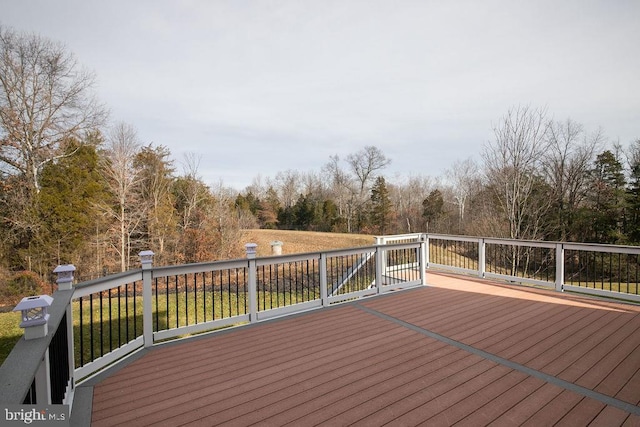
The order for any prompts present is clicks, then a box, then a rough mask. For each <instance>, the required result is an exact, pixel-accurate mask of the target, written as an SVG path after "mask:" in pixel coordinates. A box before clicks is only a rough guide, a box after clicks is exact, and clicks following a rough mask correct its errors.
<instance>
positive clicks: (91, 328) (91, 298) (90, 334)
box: [89, 294, 94, 361]
mask: <svg viewBox="0 0 640 427" xmlns="http://www.w3.org/2000/svg"><path fill="white" fill-rule="evenodd" d="M89 313H90V317H89V344H90V345H91V351H90V355H91V360H90V361H93V360H94V357H93V294H90V295H89Z"/></svg>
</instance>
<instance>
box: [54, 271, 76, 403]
mask: <svg viewBox="0 0 640 427" xmlns="http://www.w3.org/2000/svg"><path fill="white" fill-rule="evenodd" d="M74 271H76V267H75V266H74V265H73V264H67V265H59V266H57V267H56V268H55V270H53V272H54V273H56V274H57V275H58V279H57V280H56V283H57V284H58V290H59V291H70V290H71V289H73V280H74V279H73V272H74ZM58 327H59V328H62V327H66V328H67V351H68V358H69V377H70V378H69V383H68V384H67V391H66V393H65V396H66V397H65V401H64V402H63V403H64V404H67V405H71V403H72V402H73V393H72V391H73V390H74V389H75V386H76V384H75V379H74V377H73V371H75V369H76V364H75V349H74V339H73V309H72V305H71V303H69V305H68V306H67V324H66V325H60V326H58Z"/></svg>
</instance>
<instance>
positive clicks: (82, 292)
mask: <svg viewBox="0 0 640 427" xmlns="http://www.w3.org/2000/svg"><path fill="white" fill-rule="evenodd" d="M138 280H142V269H136V270H129V271H125V272H123V273H116V274H112V275H110V276H105V277H99V278H97V279H93V280H88V281H86V282H82V283H79V284H77V285H75V286H74V287H73V298H79V297H83V296H87V295H89V294H93V293H96V292H102V291H107V290H109V289H113V288H117V287H118V286H122V285H126V284H129V283H133V282H136V281H138Z"/></svg>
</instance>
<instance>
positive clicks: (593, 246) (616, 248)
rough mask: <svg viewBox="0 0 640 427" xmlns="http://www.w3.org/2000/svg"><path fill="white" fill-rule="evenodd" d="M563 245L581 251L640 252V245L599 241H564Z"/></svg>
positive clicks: (565, 247)
mask: <svg viewBox="0 0 640 427" xmlns="http://www.w3.org/2000/svg"><path fill="white" fill-rule="evenodd" d="M562 246H563V248H564V249H574V250H580V251H592V252H611V253H618V252H622V253H626V254H640V246H625V245H604V244H599V243H563V244H562Z"/></svg>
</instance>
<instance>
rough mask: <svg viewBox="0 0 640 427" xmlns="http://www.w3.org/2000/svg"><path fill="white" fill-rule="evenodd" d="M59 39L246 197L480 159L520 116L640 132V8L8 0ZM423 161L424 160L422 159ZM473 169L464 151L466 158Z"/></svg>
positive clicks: (21, 17)
mask: <svg viewBox="0 0 640 427" xmlns="http://www.w3.org/2000/svg"><path fill="white" fill-rule="evenodd" d="M0 7H1V8H2V10H3V17H2V23H3V24H4V25H9V26H13V27H15V28H17V29H25V30H30V31H37V32H39V33H41V34H42V35H44V36H47V37H50V38H53V39H59V40H62V41H63V42H65V43H66V44H67V46H68V47H69V48H70V49H71V50H72V51H74V52H75V53H76V54H77V56H78V59H79V60H80V61H81V62H83V63H85V64H86V65H87V66H89V67H90V68H94V69H95V71H96V73H97V77H98V81H99V92H100V97H101V98H102V99H103V100H104V101H105V102H106V103H107V104H108V106H109V107H110V108H111V109H112V111H113V116H114V119H116V120H124V121H126V122H129V123H132V124H133V125H134V126H136V127H137V128H138V130H139V134H140V136H141V138H144V139H145V140H148V141H153V142H154V143H156V144H163V145H166V146H168V147H169V148H170V149H171V151H172V152H173V153H174V155H175V156H176V158H180V157H181V156H182V153H184V152H187V151H198V152H200V153H202V157H203V159H202V164H201V171H202V172H203V176H205V177H207V178H208V179H211V180H214V181H218V180H219V179H222V180H223V181H225V182H228V183H229V185H235V186H239V187H242V186H244V185H247V184H249V183H250V182H251V179H252V178H253V177H254V176H256V175H258V174H261V175H262V176H271V175H274V174H275V173H276V172H277V171H279V170H287V169H302V170H305V169H319V168H320V167H321V166H322V164H324V163H325V162H326V161H327V160H328V157H329V156H330V155H331V154H334V153H337V154H341V155H346V154H348V153H350V152H355V151H357V150H359V149H361V148H362V147H363V146H364V145H378V146H379V147H380V148H381V149H383V151H385V152H386V153H387V155H388V156H389V157H392V158H393V160H394V161H393V169H394V170H393V171H392V172H393V173H396V172H398V171H400V172H401V173H402V172H407V175H408V174H410V173H423V172H424V173H429V174H432V175H437V174H440V173H442V171H443V170H444V169H446V168H447V167H449V166H450V165H451V164H452V163H453V161H455V160H461V159H463V158H466V157H469V156H474V155H476V154H477V153H479V152H480V150H481V146H482V144H483V143H485V142H486V141H487V139H489V138H491V126H492V123H495V122H497V121H498V120H499V119H500V117H501V116H502V115H503V114H504V113H505V112H506V110H507V109H508V108H509V107H511V106H513V105H518V104H532V105H534V106H547V107H548V109H549V112H550V113H552V114H554V115H555V116H556V117H557V118H558V119H565V118H567V117H571V118H572V119H574V120H576V121H578V122H582V123H584V124H585V127H586V128H596V127H597V126H602V127H603V128H604V129H605V131H606V133H607V135H608V136H609V137H610V138H612V139H617V138H620V140H621V142H622V143H624V144H626V143H628V142H630V141H631V140H632V139H635V138H638V137H640V129H639V128H638V123H640V99H638V97H637V93H640V82H639V80H638V79H637V70H638V69H640V55H637V54H636V52H637V46H636V44H637V41H638V40H640V28H639V27H638V25H637V18H638V17H639V16H640V3H638V2H634V1H627V0H619V1H616V2H610V1H594V0H589V1H577V0H575V1H567V2H555V1H537V2H526V1H506V0H504V1H503V0H493V1H487V2H475V1H451V2H423V1H411V0H405V1H390V0H384V1H382V0H371V1H347V2H345V1H337V0H336V1H323V2H295V1H288V0H282V1H269V2H263V1H242V2H239V1H238V2H237V1H190V2H186V3H185V2H172V1H157V2H156V1H153V2H152V1H143V2H141V1H137V2H127V1H110V2H99V1H79V0H63V1H58V2H49V1H44V0H39V1H32V2H15V1H10V0H0ZM412 153H416V154H412ZM460 156H463V157H462V158H460Z"/></svg>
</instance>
